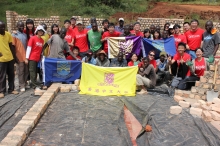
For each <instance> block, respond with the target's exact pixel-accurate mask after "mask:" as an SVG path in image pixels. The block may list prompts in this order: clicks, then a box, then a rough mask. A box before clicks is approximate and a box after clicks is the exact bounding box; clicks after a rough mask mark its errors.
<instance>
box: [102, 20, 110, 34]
mask: <svg viewBox="0 0 220 146" xmlns="http://www.w3.org/2000/svg"><path fill="white" fill-rule="evenodd" d="M108 25H109V21H108V19H105V20H103V21H102V33H104V32H106V31H108Z"/></svg>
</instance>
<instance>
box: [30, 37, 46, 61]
mask: <svg viewBox="0 0 220 146" xmlns="http://www.w3.org/2000/svg"><path fill="white" fill-rule="evenodd" d="M43 45H44V40H43V39H42V38H38V37H37V36H33V37H31V38H30V40H29V41H28V46H30V47H31V53H30V56H29V60H32V61H36V62H38V61H40V55H41V52H42V49H43Z"/></svg>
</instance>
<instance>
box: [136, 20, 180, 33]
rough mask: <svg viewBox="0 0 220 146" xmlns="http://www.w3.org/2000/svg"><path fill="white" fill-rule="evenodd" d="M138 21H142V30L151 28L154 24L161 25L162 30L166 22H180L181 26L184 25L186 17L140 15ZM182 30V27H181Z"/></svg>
mask: <svg viewBox="0 0 220 146" xmlns="http://www.w3.org/2000/svg"><path fill="white" fill-rule="evenodd" d="M137 21H138V22H140V23H141V30H142V31H143V30H144V29H146V28H150V26H151V25H152V24H153V25H155V26H156V25H159V26H160V28H161V30H162V29H163V27H164V24H165V23H170V24H173V25H174V24H179V25H180V26H182V25H183V23H184V19H166V18H142V17H139V18H138V19H137ZM181 30H182V27H181Z"/></svg>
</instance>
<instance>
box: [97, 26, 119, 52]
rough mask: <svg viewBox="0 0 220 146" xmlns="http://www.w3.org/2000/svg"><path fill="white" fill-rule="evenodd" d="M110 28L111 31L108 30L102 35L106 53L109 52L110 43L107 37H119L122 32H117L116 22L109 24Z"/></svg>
mask: <svg viewBox="0 0 220 146" xmlns="http://www.w3.org/2000/svg"><path fill="white" fill-rule="evenodd" d="M108 30H109V31H106V32H104V33H103V35H102V39H101V42H103V43H104V51H105V53H106V54H108V43H107V39H108V38H109V37H119V36H120V34H121V33H120V32H117V31H115V25H114V23H109V25H108Z"/></svg>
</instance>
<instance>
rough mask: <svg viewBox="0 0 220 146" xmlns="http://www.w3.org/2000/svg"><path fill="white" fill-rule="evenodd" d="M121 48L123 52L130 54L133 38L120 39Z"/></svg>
mask: <svg viewBox="0 0 220 146" xmlns="http://www.w3.org/2000/svg"><path fill="white" fill-rule="evenodd" d="M118 45H119V50H120V52H123V54H125V55H128V54H130V53H131V51H132V49H133V40H132V39H131V40H127V41H126V40H118Z"/></svg>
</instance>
